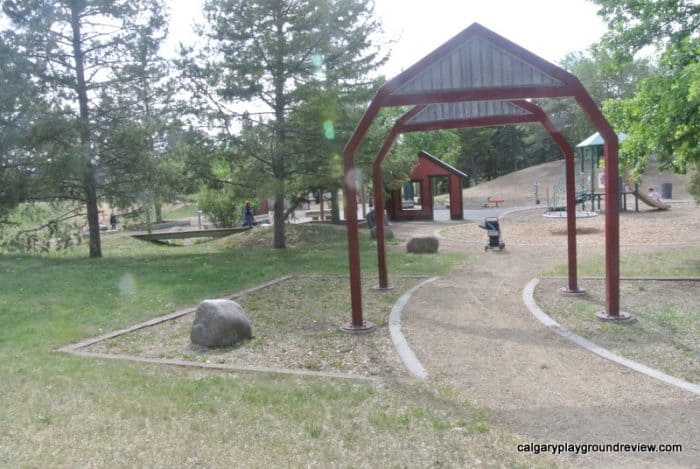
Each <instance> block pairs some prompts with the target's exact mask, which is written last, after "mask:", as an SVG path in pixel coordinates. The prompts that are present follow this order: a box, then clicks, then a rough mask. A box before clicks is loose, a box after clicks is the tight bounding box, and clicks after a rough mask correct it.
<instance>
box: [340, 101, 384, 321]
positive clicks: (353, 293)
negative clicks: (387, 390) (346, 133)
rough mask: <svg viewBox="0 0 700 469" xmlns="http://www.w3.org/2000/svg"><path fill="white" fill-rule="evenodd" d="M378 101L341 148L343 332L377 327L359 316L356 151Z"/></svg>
mask: <svg viewBox="0 0 700 469" xmlns="http://www.w3.org/2000/svg"><path fill="white" fill-rule="evenodd" d="M377 98H378V97H375V99H374V100H373V101H372V103H371V104H370V105H369V107H368V108H367V111H365V114H364V115H363V116H362V119H361V120H360V122H359V123H358V124H357V127H356V128H355V131H354V132H353V134H352V136H351V137H350V140H348V143H347V144H346V145H345V148H344V149H343V164H344V168H345V178H344V180H343V187H344V191H343V192H344V197H345V222H346V225H347V226H346V228H347V236H348V263H349V268H350V302H351V308H352V322H350V323H346V324H344V325H343V326H342V327H341V329H342V330H343V331H345V332H370V331H372V330H373V329H374V328H375V327H376V326H375V325H374V324H373V323H372V322H370V321H366V320H364V318H363V317H362V278H361V275H360V235H359V229H358V225H357V187H356V186H357V175H356V173H355V151H356V150H357V147H358V146H359V145H360V142H361V141H362V137H364V135H365V134H366V133H367V130H368V129H369V126H370V125H371V124H372V121H373V120H374V118H375V116H376V115H377V113H378V112H379V109H380V108H381V105H380V104H379V103H378V101H379V100H378V99H377Z"/></svg>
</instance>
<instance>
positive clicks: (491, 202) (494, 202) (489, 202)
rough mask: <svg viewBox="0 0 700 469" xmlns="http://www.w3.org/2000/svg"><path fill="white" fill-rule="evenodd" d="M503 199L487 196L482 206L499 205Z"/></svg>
mask: <svg viewBox="0 0 700 469" xmlns="http://www.w3.org/2000/svg"><path fill="white" fill-rule="evenodd" d="M503 202H505V200H503V199H492V198H491V197H489V198H488V199H486V203H485V204H484V207H499V206H500V205H501V204H502V203H503Z"/></svg>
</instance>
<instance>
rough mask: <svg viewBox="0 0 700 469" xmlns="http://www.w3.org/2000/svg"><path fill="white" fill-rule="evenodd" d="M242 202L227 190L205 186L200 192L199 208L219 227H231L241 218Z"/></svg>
mask: <svg viewBox="0 0 700 469" xmlns="http://www.w3.org/2000/svg"><path fill="white" fill-rule="evenodd" d="M241 207H242V204H241V203H240V202H239V201H238V200H237V199H236V198H235V197H234V196H233V194H230V193H227V192H226V191H221V190H214V189H209V188H205V189H202V190H201V191H200V193H199V208H200V209H201V210H203V211H204V213H205V214H206V216H207V218H209V220H210V221H211V222H212V223H214V225H216V226H217V227H219V228H231V227H233V225H235V224H236V222H237V221H238V220H239V219H240V218H241V210H242V208H241Z"/></svg>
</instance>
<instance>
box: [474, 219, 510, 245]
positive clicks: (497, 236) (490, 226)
mask: <svg viewBox="0 0 700 469" xmlns="http://www.w3.org/2000/svg"><path fill="white" fill-rule="evenodd" d="M479 228H483V229H485V230H486V234H487V235H488V237H489V243H488V244H487V245H486V246H484V251H488V250H489V249H498V250H499V251H502V250H503V248H504V247H506V243H504V242H503V241H502V240H501V227H500V225H499V224H498V218H496V217H486V218H484V224H483V225H479Z"/></svg>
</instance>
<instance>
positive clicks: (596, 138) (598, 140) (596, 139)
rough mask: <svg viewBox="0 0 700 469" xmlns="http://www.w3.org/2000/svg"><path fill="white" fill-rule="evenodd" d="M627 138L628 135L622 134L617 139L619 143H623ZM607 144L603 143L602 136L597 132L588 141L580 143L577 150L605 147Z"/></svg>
mask: <svg viewBox="0 0 700 469" xmlns="http://www.w3.org/2000/svg"><path fill="white" fill-rule="evenodd" d="M626 138H627V134H626V133H623V132H620V133H618V134H617V139H618V140H619V141H623V140H624V139H626ZM604 144H605V142H603V137H601V136H600V133H598V132H596V133H594V134H593V135H591V136H590V137H588V138H587V139H586V140H584V141H583V142H581V143H579V144H578V145H576V148H583V147H595V146H603V145H604Z"/></svg>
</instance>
